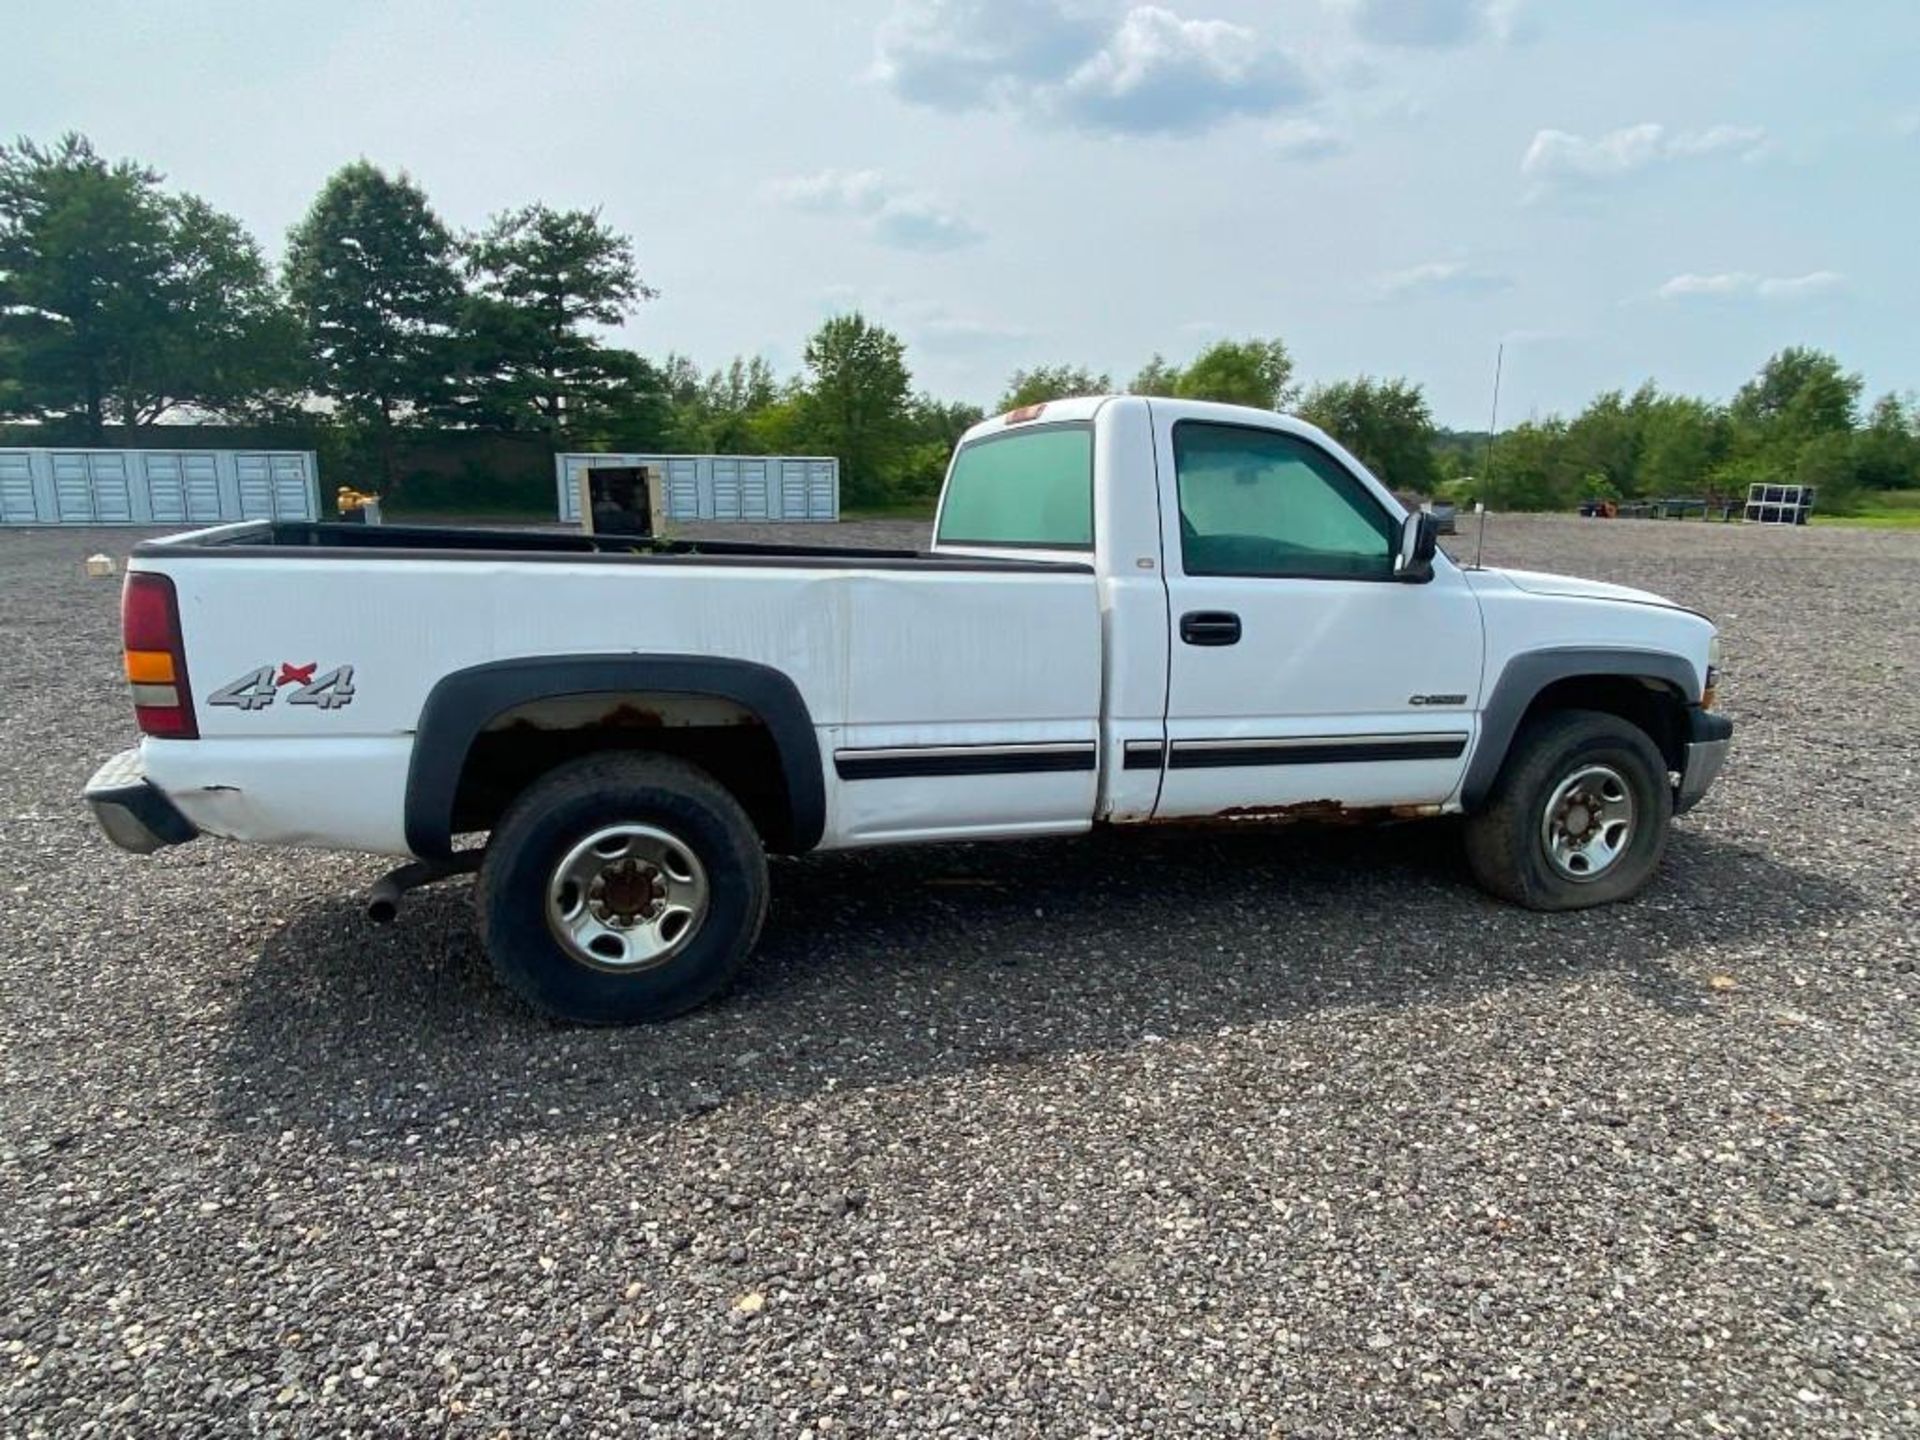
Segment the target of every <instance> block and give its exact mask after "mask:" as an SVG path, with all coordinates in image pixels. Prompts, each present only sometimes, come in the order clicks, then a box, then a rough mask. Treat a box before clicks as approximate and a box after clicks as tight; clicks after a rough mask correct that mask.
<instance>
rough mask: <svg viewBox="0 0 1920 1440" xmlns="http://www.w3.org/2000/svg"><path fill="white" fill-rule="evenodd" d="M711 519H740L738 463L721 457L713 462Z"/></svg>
mask: <svg viewBox="0 0 1920 1440" xmlns="http://www.w3.org/2000/svg"><path fill="white" fill-rule="evenodd" d="M713 518H714V519H716V520H738V519H739V518H740V462H739V461H738V460H733V459H728V458H726V457H724V456H723V457H721V458H719V459H717V460H715V461H714V462H713Z"/></svg>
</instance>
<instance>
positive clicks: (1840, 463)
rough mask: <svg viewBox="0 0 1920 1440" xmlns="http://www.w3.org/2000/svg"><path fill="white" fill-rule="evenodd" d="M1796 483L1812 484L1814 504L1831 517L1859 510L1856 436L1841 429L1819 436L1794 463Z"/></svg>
mask: <svg viewBox="0 0 1920 1440" xmlns="http://www.w3.org/2000/svg"><path fill="white" fill-rule="evenodd" d="M1792 479H1793V483H1794V484H1796V485H1811V486H1813V487H1814V489H1815V491H1816V492H1817V493H1816V495H1815V499H1814V504H1815V506H1816V508H1817V509H1818V510H1820V511H1821V512H1823V513H1825V514H1828V515H1851V514H1852V513H1853V512H1854V511H1855V510H1857V509H1859V508H1860V476H1859V472H1858V470H1857V468H1856V466H1855V457H1854V445H1853V436H1852V435H1851V434H1848V433H1847V432H1844V431H1840V430H1829V431H1828V432H1826V433H1825V434H1823V435H1816V436H1814V437H1813V438H1812V439H1811V440H1809V441H1807V443H1806V444H1804V445H1802V446H1801V447H1800V453H1799V456H1798V457H1797V459H1796V460H1795V462H1794V467H1793V476H1792Z"/></svg>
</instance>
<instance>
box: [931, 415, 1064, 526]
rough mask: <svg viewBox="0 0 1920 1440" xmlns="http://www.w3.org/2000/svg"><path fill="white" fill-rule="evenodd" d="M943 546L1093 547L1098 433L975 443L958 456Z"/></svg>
mask: <svg viewBox="0 0 1920 1440" xmlns="http://www.w3.org/2000/svg"><path fill="white" fill-rule="evenodd" d="M936 539H937V543H939V544H942V545H1015V546H1031V547H1034V548H1039V549H1047V550H1088V549H1091V548H1092V547H1093V429H1092V427H1091V426H1087V425H1050V426H1046V427H1044V428H1039V429H1032V430H1012V431H1008V432H1006V433H1004V434H1000V435H995V436H993V437H991V438H990V439H986V440H976V441H974V442H973V443H972V444H971V445H968V446H966V447H965V448H964V449H962V450H961V451H960V453H959V454H958V455H957V456H955V457H954V461H953V474H952V475H951V476H949V477H948V479H947V495H946V499H945V501H943V502H942V505H941V510H940V534H939V535H938V536H937V537H936Z"/></svg>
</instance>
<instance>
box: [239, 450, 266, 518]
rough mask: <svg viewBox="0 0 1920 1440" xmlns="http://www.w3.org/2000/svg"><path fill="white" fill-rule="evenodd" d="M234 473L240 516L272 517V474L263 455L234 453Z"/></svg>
mask: <svg viewBox="0 0 1920 1440" xmlns="http://www.w3.org/2000/svg"><path fill="white" fill-rule="evenodd" d="M233 469H234V474H235V475H236V476H237V477H238V479H239V481H240V518H241V519H242V520H271V519H273V476H272V474H271V472H270V470H269V468H268V465H267V457H266V456H265V455H236V456H234V457H233Z"/></svg>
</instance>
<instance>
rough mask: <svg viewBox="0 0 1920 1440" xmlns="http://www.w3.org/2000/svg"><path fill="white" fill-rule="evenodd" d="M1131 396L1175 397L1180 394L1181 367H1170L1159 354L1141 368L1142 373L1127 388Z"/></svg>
mask: <svg viewBox="0 0 1920 1440" xmlns="http://www.w3.org/2000/svg"><path fill="white" fill-rule="evenodd" d="M1127 393H1128V394H1130V395H1164V396H1173V395H1178V394H1179V393H1180V367H1179V366H1178V365H1169V364H1168V363H1167V362H1166V360H1165V359H1164V358H1162V357H1161V356H1160V355H1159V354H1157V353H1156V354H1155V355H1154V356H1153V357H1152V358H1151V359H1149V360H1148V361H1147V363H1146V364H1144V365H1142V366H1141V367H1140V373H1139V374H1138V375H1135V376H1134V377H1133V382H1132V383H1131V384H1129V385H1128V386H1127Z"/></svg>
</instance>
